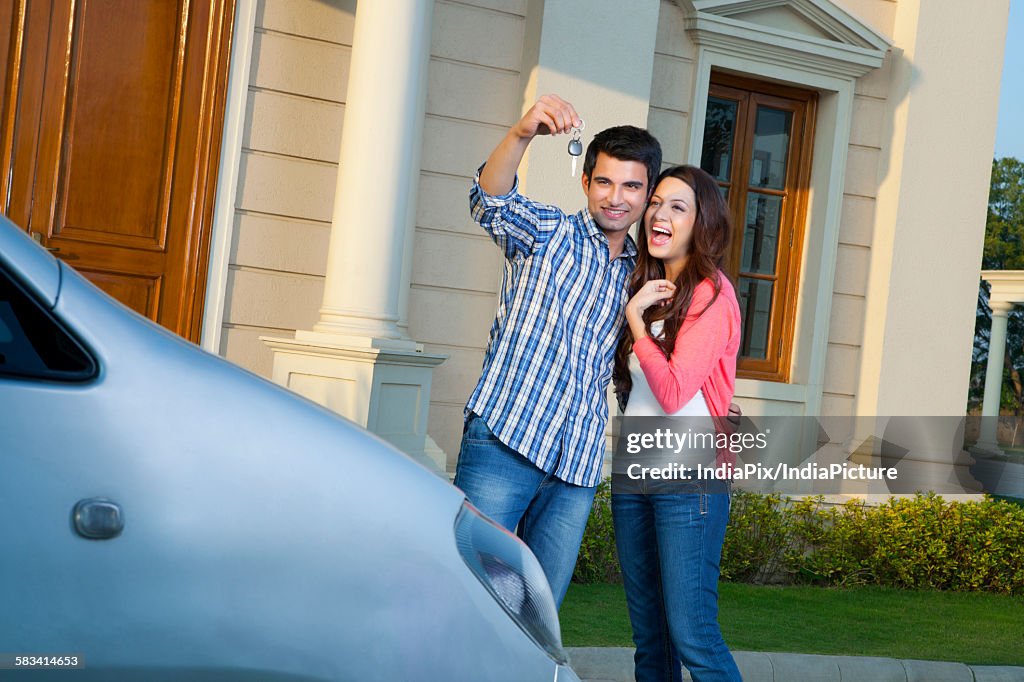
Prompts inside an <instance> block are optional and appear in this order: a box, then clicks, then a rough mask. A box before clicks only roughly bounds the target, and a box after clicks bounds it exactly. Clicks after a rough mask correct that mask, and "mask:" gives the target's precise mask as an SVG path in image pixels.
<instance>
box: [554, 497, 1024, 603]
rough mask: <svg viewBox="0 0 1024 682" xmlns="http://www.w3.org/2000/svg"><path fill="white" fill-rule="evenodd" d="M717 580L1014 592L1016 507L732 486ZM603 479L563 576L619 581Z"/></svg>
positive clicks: (1020, 532)
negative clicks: (788, 493) (829, 499)
mask: <svg viewBox="0 0 1024 682" xmlns="http://www.w3.org/2000/svg"><path fill="white" fill-rule="evenodd" d="M721 567H722V579H723V580H729V581H735V582H753V583H763V582H810V583H818V584H824V585H860V584H878V585H889V586H894V587H903V588H910V589H939V590H961V591H969V590H985V591H991V592H1002V593H1007V594H1024V507H1021V506H1019V505H1017V504H1014V503H1011V502H1006V501H1002V500H996V499H992V498H986V499H985V500H984V501H983V502H968V503H962V502H947V501H945V500H943V499H942V498H941V497H939V496H937V495H934V494H927V495H917V496H915V497H912V498H898V499H897V498H893V499H890V500H889V501H888V502H887V503H886V504H884V505H881V506H879V507H868V506H866V505H865V504H864V503H862V502H858V501H852V502H848V503H847V504H845V505H842V506H835V505H827V504H825V502H824V499H823V498H821V497H809V498H805V499H802V500H790V499H788V498H783V497H782V496H780V495H778V494H772V495H762V494H758V493H748V492H736V493H734V494H733V499H732V510H731V514H730V518H729V528H728V531H727V533H726V536H725V543H724V545H723V547H722V563H721ZM621 579H622V576H621V572H620V569H619V563H618V557H617V556H616V553H615V531H614V528H613V524H612V515H611V485H610V483H609V482H608V481H604V482H602V483H601V485H599V486H598V489H597V495H596V497H595V500H594V508H593V509H592V511H591V514H590V520H589V522H588V523H587V529H586V532H585V534H584V537H583V544H582V546H581V547H580V556H579V561H578V562H577V564H576V572H575V574H574V575H573V580H574V581H576V582H582V583H595V582H620V581H621Z"/></svg>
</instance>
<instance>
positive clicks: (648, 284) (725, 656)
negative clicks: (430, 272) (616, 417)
mask: <svg viewBox="0 0 1024 682" xmlns="http://www.w3.org/2000/svg"><path fill="white" fill-rule="evenodd" d="M729 237H730V227H729V214H728V208H727V207H726V205H725V202H724V201H723V199H722V195H721V194H720V192H719V189H718V186H717V185H716V183H715V181H714V180H713V179H712V178H711V176H709V175H708V174H707V173H705V172H704V171H702V170H701V169H699V168H695V167H693V166H676V167H674V168H669V169H668V170H666V171H664V172H663V173H662V174H661V175H660V176H659V177H658V182H657V183H656V185H655V190H654V193H653V195H652V197H651V200H650V203H649V204H648V207H647V209H646V211H645V213H644V219H643V221H642V222H641V224H640V230H639V234H638V239H637V244H638V250H639V255H638V258H637V266H636V270H635V271H634V273H633V277H632V280H631V282H630V291H631V293H632V298H631V299H630V301H629V303H628V304H627V305H626V322H627V328H626V330H625V332H624V334H623V338H622V340H621V342H620V344H619V348H618V350H617V353H616V358H615V384H616V391H617V392H618V393H619V394H620V396H627V397H628V403H627V406H626V410H625V416H626V417H631V416H666V415H668V416H678V415H685V416H687V417H689V418H690V419H689V420H688V421H687V423H694V422H693V421H692V419H693V418H697V419H698V421H699V420H700V418H703V420H704V422H705V423H706V424H708V426H709V428H713V426H711V425H712V424H713V421H714V420H713V417H714V416H716V415H717V416H725V415H727V414H728V409H729V403H730V401H731V400H732V396H733V392H734V386H735V378H736V354H737V352H738V349H739V338H740V311H739V305H738V304H737V302H736V293H735V290H734V289H733V286H732V284H731V283H730V282H729V279H728V278H727V277H726V275H725V274H724V273H723V272H722V271H721V270H720V267H721V264H722V259H723V257H724V255H725V253H726V249H727V247H728V245H729ZM712 438H713V436H712ZM683 454H684V455H685V454H686V453H683ZM713 457H714V453H713V452H712V458H713ZM682 488H683V491H680V489H679V487H678V486H677V487H676V488H675V490H674V491H673V492H665V493H662V494H652V493H651V492H650V491H648V492H647V494H616V495H613V496H612V513H613V518H614V522H615V537H616V544H617V548H618V552H619V560H620V562H621V564H622V572H623V578H624V581H625V588H626V598H627V602H628V604H629V616H630V620H631V622H632V625H633V641H634V642H635V644H636V656H635V659H634V662H635V666H636V679H637V681H638V682H647V681H655V680H656V681H658V682H661V681H662V680H673V681H674V680H679V679H681V676H682V672H681V669H680V661H681V662H682V663H683V664H684V665H686V667H687V669H688V670H689V671H690V674H691V675H692V677H693V679H694V680H695V682H708V681H710V680H716V681H717V680H739V679H740V674H739V670H738V669H737V668H736V663H735V662H734V661H733V658H732V655H731V654H730V653H729V649H728V647H727V646H726V644H725V641H724V640H723V639H722V633H721V630H720V629H719V627H718V575H719V560H720V558H721V553H722V541H723V540H724V538H725V527H726V524H727V522H728V519H729V495H728V494H727V492H728V484H724V485H722V486H721V487H719V488H718V489H717V490H715V489H712V488H709V487H708V485H707V482H706V481H687V482H685V483H683V484H682ZM655 490H657V489H656V488H655Z"/></svg>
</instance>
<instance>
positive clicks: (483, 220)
mask: <svg viewBox="0 0 1024 682" xmlns="http://www.w3.org/2000/svg"><path fill="white" fill-rule="evenodd" d="M481 170H483V166H480V169H479V170H477V173H476V178H475V179H474V180H473V187H472V189H470V192H469V212H470V215H471V216H473V220H474V221H475V222H476V223H477V224H478V225H480V227H482V228H484V231H485V232H487V234H488V235H490V237H491V239H493V240H494V243H495V244H497V245H498V247H500V248H501V250H502V251H503V252H504V254H505V258H507V259H509V260H513V259H516V258H523V257H526V256H528V255H530V254H532V253H534V252H536V251H537V250H538V249H539V248H540V247H542V246H543V245H544V244H545V243H546V242H547V241H548V239H550V237H551V235H552V234H554V232H555V231H556V230H557V229H558V226H559V225H561V224H562V223H563V222H564V220H565V214H564V213H563V212H562V211H561V210H560V209H559V208H557V207H555V206H549V205H547V204H542V203H539V202H536V201H533V200H531V199H527V198H526V197H524V196H523V195H521V194H520V193H519V176H518V175H517V176H516V179H515V182H514V183H513V185H512V189H511V190H509V192H508V194H502V195H497V196H496V195H493V194H488V193H487V192H486V191H484V189H483V188H482V187H480V171H481Z"/></svg>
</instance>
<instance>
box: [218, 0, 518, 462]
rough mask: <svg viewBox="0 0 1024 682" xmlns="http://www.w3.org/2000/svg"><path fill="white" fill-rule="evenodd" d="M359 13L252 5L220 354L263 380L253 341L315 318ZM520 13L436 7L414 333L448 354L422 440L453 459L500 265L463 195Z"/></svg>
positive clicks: (492, 6)
mask: <svg viewBox="0 0 1024 682" xmlns="http://www.w3.org/2000/svg"><path fill="white" fill-rule="evenodd" d="M355 9H356V1H355V0H262V1H261V2H260V4H259V8H258V12H257V16H256V32H255V36H254V43H253V57H252V61H253V65H252V72H251V82H250V88H249V90H250V92H249V101H248V105H247V114H246V128H245V137H244V140H243V151H242V162H241V173H240V178H239V186H238V199H237V201H236V205H237V210H236V222H235V231H234V244H233V247H232V256H231V265H230V269H229V274H228V283H227V301H226V305H225V315H224V318H225V319H224V329H223V336H222V340H221V349H220V351H221V354H222V355H224V356H225V357H227V358H228V359H229V360H232V361H234V362H236V363H238V364H240V365H242V366H244V367H247V368H249V369H251V370H253V371H255V372H257V373H259V374H262V375H263V376H268V377H269V376H270V374H271V365H272V357H271V353H270V350H269V349H268V348H267V347H266V346H265V345H264V344H263V343H262V342H260V341H259V336H261V335H272V336H281V335H290V332H292V331H294V330H296V329H311V328H312V327H313V324H314V323H315V322H316V321H317V317H318V311H319V305H320V302H321V297H322V292H323V276H324V272H325V268H326V263H327V255H326V254H327V242H328V238H329V232H330V227H331V225H330V220H331V212H332V205H333V198H334V197H333V194H334V185H335V178H336V175H337V163H338V152H339V150H340V144H341V130H342V122H343V118H344V101H345V93H346V87H347V78H346V76H347V73H348V65H349V59H350V57H351V45H352V35H353V27H354V18H355ZM525 14H526V0H476V1H475V2H462V1H460V2H448V1H447V0H437V3H436V5H435V8H434V26H433V36H432V46H431V53H432V57H431V62H430V71H429V84H428V90H427V107H426V111H427V117H426V122H425V128H424V147H423V158H422V173H421V178H420V188H419V206H418V211H417V221H416V223H417V225H416V244H415V260H414V265H413V272H412V285H411V291H410V295H409V334H410V336H412V338H413V339H415V340H416V341H419V342H421V343H423V344H424V345H425V347H426V350H427V351H428V352H431V353H442V354H445V355H448V356H449V358H448V360H447V361H446V362H445V363H444V364H443V365H441V367H439V368H438V369H437V370H435V372H434V380H433V389H432V391H431V405H430V428H429V432H430V435H431V436H432V437H433V438H434V439H435V440H436V441H437V443H438V444H439V445H440V446H441V448H442V449H444V450H445V451H446V452H447V453H448V454H449V455H450V456H453V455H454V453H457V452H458V440H459V437H460V436H461V431H462V407H463V405H464V404H465V402H466V399H467V398H468V397H469V393H470V391H471V390H472V388H473V385H474V384H475V382H476V379H477V377H478V376H479V372H480V367H481V364H482V362H483V349H484V345H485V343H486V339H487V330H488V328H489V326H490V323H491V320H492V319H493V315H494V307H495V303H496V295H497V290H498V286H499V283H500V278H501V271H502V259H501V256H500V253H499V252H498V250H497V249H496V248H494V246H493V245H492V243H491V242H490V240H489V239H488V238H487V237H486V236H484V235H483V234H482V233H481V232H480V229H479V228H478V227H476V226H475V225H474V224H473V222H472V221H471V220H470V218H469V210H468V200H467V196H468V190H469V185H470V182H471V180H472V175H473V173H474V172H475V170H476V168H477V166H478V165H479V164H480V163H482V162H483V160H484V159H485V158H486V156H487V154H488V153H489V151H490V150H491V148H492V147H493V146H494V144H496V143H497V141H498V140H499V139H500V138H501V136H502V135H503V134H504V132H505V130H507V128H508V126H509V125H511V124H512V123H513V122H515V120H516V119H518V117H519V113H520V110H521V107H522V98H521V95H520V90H519V88H520V74H519V69H520V65H521V63H522V53H523V35H524V31H525V28H524V25H525ZM384 76H386V75H384V74H382V77H384ZM482 93H483V94H482ZM380 134H381V135H387V131H386V130H382V131H380ZM382 181H386V180H385V179H382ZM357 229H368V230H372V229H373V226H372V225H364V226H358V227H357Z"/></svg>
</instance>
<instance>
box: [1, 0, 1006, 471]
mask: <svg viewBox="0 0 1024 682" xmlns="http://www.w3.org/2000/svg"><path fill="white" fill-rule="evenodd" d="M1008 7H1009V2H1008V0H986V2H983V3H970V8H969V9H968V8H967V7H966V6H965V4H964V3H961V2H956V1H955V0H631V1H630V2H629V3H623V2H621V0H373V2H369V1H368V0H363V1H362V2H357V1H356V0H235V2H234V6H233V10H234V12H233V18H232V25H233V30H232V33H231V41H230V47H229V49H228V50H227V52H226V54H227V59H228V61H227V63H226V65H225V69H226V73H228V74H230V77H229V79H227V80H226V83H227V85H226V86H225V87H224V88H222V90H223V124H222V128H221V135H220V140H219V143H220V146H219V148H220V155H219V158H218V160H217V175H216V183H215V185H214V186H213V187H212V189H211V201H210V206H211V208H210V219H209V220H208V221H207V222H206V224H205V228H204V229H206V230H207V231H208V243H207V251H208V252H207V253H206V254H205V255H203V256H202V258H203V264H204V268H205V271H206V277H205V290H204V291H203V297H202V303H203V305H202V315H201V330H200V332H199V333H198V335H197V338H196V340H197V341H199V342H200V343H201V344H202V345H203V346H204V347H205V348H207V349H208V350H210V351H211V352H214V353H217V354H220V355H222V356H223V357H225V358H227V359H228V360H231V361H232V362H235V363H238V364H240V365H242V366H244V367H246V368H248V369H251V370H252V371H254V372H256V373H258V374H261V375H263V376H266V377H273V378H274V379H275V380H277V381H279V382H280V383H283V384H286V385H289V386H290V387H292V388H293V389H294V390H297V391H299V392H300V393H303V394H305V395H307V396H308V397H310V398H312V399H314V400H317V401H318V402H321V403H323V404H325V405H327V406H328V407H330V408H332V409H335V410H336V411H339V412H341V413H342V414H345V415H346V416H348V417H350V418H353V419H355V420H356V421H358V422H361V423H362V424H364V425H367V426H369V427H370V428H371V430H374V431H377V432H378V433H380V434H382V435H383V436H384V437H386V438H388V439H390V440H392V441H393V442H395V443H397V444H398V445H399V446H401V447H403V448H405V449H406V450H408V451H410V452H413V453H415V454H425V455H426V456H427V457H428V458H431V459H432V460H433V461H434V462H435V463H436V464H437V465H438V467H439V468H446V469H448V470H452V469H453V468H454V463H455V457H456V456H457V453H458V443H459V439H460V436H461V432H462V410H463V405H464V404H465V401H466V399H467V397H468V396H469V394H470V392H471V391H472V389H473V387H474V385H475V382H476V380H477V378H478V376H479V371H480V367H481V363H482V360H483V354H484V348H485V346H486V343H487V334H488V330H489V327H490V324H491V321H492V320H493V315H494V310H495V306H496V303H497V294H498V291H499V287H500V283H501V278H502V274H503V262H502V257H501V255H500V253H499V251H498V249H496V248H495V247H494V246H493V244H492V243H491V242H490V241H489V239H488V238H487V237H486V236H485V235H484V234H483V233H482V231H481V230H480V229H479V228H478V227H477V226H475V225H474V224H473V222H472V221H471V220H470V218H469V214H468V204H467V194H468V189H469V185H470V183H471V181H472V177H473V175H474V173H475V171H476V169H477V168H478V167H479V166H480V164H481V163H482V162H483V161H484V159H485V158H486V157H487V155H488V153H489V152H490V150H491V149H492V148H493V147H494V145H495V144H497V142H498V141H499V140H500V139H501V138H502V136H503V135H504V134H505V132H506V130H507V129H508V127H509V126H510V125H511V124H513V123H514V122H515V121H516V120H517V119H518V118H519V117H520V116H521V114H522V112H523V111H524V110H525V109H526V108H528V107H529V106H530V105H531V104H532V102H533V101H535V100H536V98H537V97H538V96H540V95H541V94H544V93H549V92H552V93H557V94H559V95H561V96H562V97H564V98H565V99H568V100H569V101H571V102H572V103H573V104H574V105H575V107H576V109H577V110H578V111H579V113H580V115H581V116H582V117H583V118H584V120H585V121H586V128H585V130H584V132H583V141H584V143H586V142H588V141H589V139H590V138H591V137H592V135H593V134H594V133H596V132H598V131H600V130H602V129H604V128H606V127H608V126H612V125H618V124H624V123H629V124H634V125H638V126H643V127H647V128H648V129H650V130H651V132H652V133H654V135H656V136H657V137H658V139H659V140H660V141H661V143H662V145H663V149H664V161H665V163H666V164H680V163H691V164H695V165H701V166H702V167H704V168H705V169H706V170H709V172H711V173H712V174H713V175H715V177H716V178H717V179H718V180H719V182H720V184H721V186H722V189H723V192H725V193H726V197H727V199H728V201H729V203H730V207H731V209H732V211H733V218H734V223H735V224H736V226H737V233H736V234H737V238H736V248H735V249H734V251H733V253H732V254H731V256H730V261H729V274H730V276H732V277H733V278H734V279H735V281H736V282H737V284H738V293H739V294H740V297H741V307H742V308H743V314H744V345H743V348H742V351H741V356H742V357H741V361H740V367H739V378H738V381H737V402H739V403H740V404H741V405H742V406H743V408H744V411H745V412H746V413H748V414H755V415H756V414H765V415H795V416H817V415H823V416H852V415H935V416H942V415H960V414H963V412H964V406H965V404H966V391H967V385H968V378H969V369H970V358H971V347H972V340H973V328H974V313H975V303H976V292H977V282H978V276H979V268H980V262H981V251H982V244H983V237H984V222H985V210H986V205H987V196H988V178H989V171H990V164H991V158H992V152H993V148H994V140H995V131H996V117H997V109H998V100H999V82H1000V74H1001V68H1002V55H1003V44H1004V42H1005V31H1006V24H1007V17H1008ZM0 37H2V36H0ZM579 182H580V181H579V178H578V177H577V178H574V177H571V175H570V164H569V157H568V155H567V154H566V150H565V138H554V139H550V138H538V139H537V140H535V141H534V143H533V144H532V145H531V149H530V151H529V153H528V156H527V158H526V160H525V162H524V165H523V167H522V168H521V172H520V186H521V190H522V191H523V192H524V193H525V194H528V195H529V196H531V197H532V198H535V199H538V200H541V201H545V202H549V203H553V204H557V205H559V206H561V207H563V208H565V209H567V210H570V211H574V210H577V209H578V208H580V207H582V206H583V196H582V190H581V188H580V184H579ZM44 236H48V234H47V235H44ZM612 403H614V401H612ZM613 409H614V408H613ZM835 435H836V434H833V436H835ZM847 435H850V434H847ZM839 437H840V438H842V437H844V436H843V435H839Z"/></svg>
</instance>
